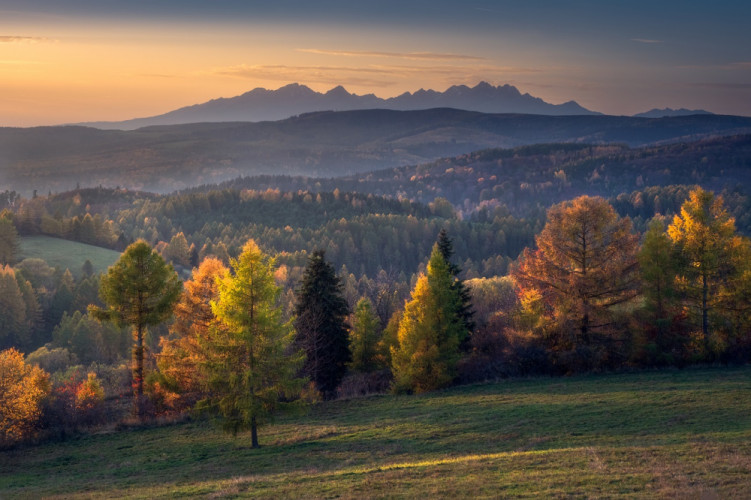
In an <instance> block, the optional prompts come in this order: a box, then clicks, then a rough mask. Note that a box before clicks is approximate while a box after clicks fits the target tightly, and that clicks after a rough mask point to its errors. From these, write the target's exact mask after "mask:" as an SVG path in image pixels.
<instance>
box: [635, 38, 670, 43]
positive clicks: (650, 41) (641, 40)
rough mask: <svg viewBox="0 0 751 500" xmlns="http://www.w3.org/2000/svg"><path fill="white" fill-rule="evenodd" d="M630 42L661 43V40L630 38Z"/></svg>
mask: <svg viewBox="0 0 751 500" xmlns="http://www.w3.org/2000/svg"><path fill="white" fill-rule="evenodd" d="M631 41H632V42H638V43H663V40H652V39H650V38H632V39H631Z"/></svg>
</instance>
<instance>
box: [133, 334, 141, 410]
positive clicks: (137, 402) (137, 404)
mask: <svg viewBox="0 0 751 500" xmlns="http://www.w3.org/2000/svg"><path fill="white" fill-rule="evenodd" d="M133 357H134V358H135V360H134V361H135V363H136V366H135V368H134V369H133V385H134V389H135V394H134V398H133V413H135V415H136V416H137V417H140V416H141V412H142V410H143V408H141V399H142V398H143V325H138V326H137V327H136V347H135V349H133Z"/></svg>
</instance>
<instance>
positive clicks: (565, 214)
mask: <svg viewBox="0 0 751 500" xmlns="http://www.w3.org/2000/svg"><path fill="white" fill-rule="evenodd" d="M547 217H548V221H547V223H546V224H545V227H544V228H543V230H542V232H541V233H540V234H539V235H538V236H537V237H536V238H535V241H536V243H537V250H530V249H525V251H524V254H523V256H522V258H521V262H520V264H519V266H518V267H517V268H516V269H515V271H514V273H513V275H514V278H515V279H516V281H517V283H518V284H519V287H520V289H521V296H522V298H526V297H530V296H535V297H538V298H539V300H541V301H542V305H543V308H542V313H543V315H545V316H547V317H548V319H552V320H554V321H555V322H556V323H557V324H558V325H559V326H563V325H566V324H568V323H573V325H574V327H573V328H574V330H575V331H576V332H577V336H578V338H579V341H581V342H582V343H583V344H585V345H589V344H591V343H592V342H593V340H594V336H596V335H598V334H600V333H602V332H603V330H604V329H607V328H608V327H609V326H611V325H612V317H611V315H610V311H611V309H612V308H613V306H616V305H618V304H622V303H624V302H627V301H629V300H631V299H632V298H634V297H635V296H636V293H637V285H638V263H637V259H636V250H637V246H638V240H637V236H636V235H634V234H632V233H631V221H630V220H629V219H628V218H620V217H619V216H618V214H617V213H616V212H615V210H614V209H613V207H612V206H610V204H609V203H608V202H607V201H605V200H604V199H603V198H600V197H590V196H581V197H579V198H576V199H575V200H572V201H566V202H563V203H559V204H558V205H555V206H553V207H551V208H550V210H548V213H547Z"/></svg>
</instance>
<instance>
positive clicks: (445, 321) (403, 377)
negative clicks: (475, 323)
mask: <svg viewBox="0 0 751 500" xmlns="http://www.w3.org/2000/svg"><path fill="white" fill-rule="evenodd" d="M453 284H454V277H453V275H452V273H451V268H450V266H449V264H448V262H446V260H445V259H444V258H443V254H442V252H441V250H440V248H439V246H438V244H436V245H434V246H433V252H432V253H431V255H430V261H429V262H428V268H427V274H424V275H421V276H420V277H419V278H418V280H417V284H416V285H415V289H414V290H413V291H412V298H411V300H410V301H409V302H407V304H406V305H405V306H404V314H403V316H402V319H401V321H400V322H399V330H398V345H396V346H394V347H392V348H391V361H392V372H393V374H394V388H395V390H397V391H414V392H426V391H431V390H434V389H438V388H440V387H445V386H446V385H448V384H450V383H451V382H452V381H453V380H454V378H455V377H456V365H457V362H458V361H459V357H460V352H459V346H460V344H461V342H462V341H463V340H464V339H465V338H466V337H467V334H468V332H467V326H466V324H465V322H464V316H463V315H462V301H461V298H460V297H459V296H458V294H457V292H456V289H455V288H454V286H453Z"/></svg>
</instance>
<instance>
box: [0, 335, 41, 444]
mask: <svg viewBox="0 0 751 500" xmlns="http://www.w3.org/2000/svg"><path fill="white" fill-rule="evenodd" d="M49 392H50V386H49V375H48V374H47V372H45V371H44V370H42V369H41V368H39V367H37V366H34V365H27V364H26V363H25V362H24V359H23V354H21V353H20V352H18V351H17V350H15V349H8V350H5V351H2V352H0V446H7V445H10V444H13V443H16V442H18V441H21V440H22V439H24V438H26V437H28V436H30V435H31V434H32V433H33V432H34V429H35V426H36V423H37V422H38V421H39V417H40V416H41V415H42V408H41V404H42V401H43V400H44V398H45V397H47V395H48V394H49Z"/></svg>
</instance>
